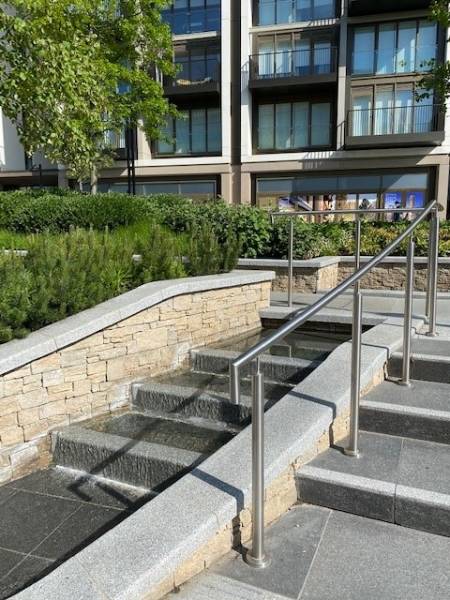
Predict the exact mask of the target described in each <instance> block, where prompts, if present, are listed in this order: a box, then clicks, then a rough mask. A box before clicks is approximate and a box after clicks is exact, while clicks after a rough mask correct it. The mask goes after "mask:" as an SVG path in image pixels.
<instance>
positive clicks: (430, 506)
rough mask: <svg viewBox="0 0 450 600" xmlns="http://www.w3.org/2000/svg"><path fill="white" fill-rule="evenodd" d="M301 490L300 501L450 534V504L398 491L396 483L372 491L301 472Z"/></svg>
mask: <svg viewBox="0 0 450 600" xmlns="http://www.w3.org/2000/svg"><path fill="white" fill-rule="evenodd" d="M397 489H398V488H397ZM297 490H298V499H299V501H300V502H304V503H308V504H315V505H318V506H324V507H327V508H331V509H334V510H339V511H342V512H347V513H351V514H354V515H359V516H362V517H367V518H371V519H377V520H379V521H387V522H389V523H395V524H396V525H401V526H403V527H408V528H410V529H417V530H420V531H426V532H428V533H435V534H438V535H443V536H446V537H450V504H448V505H445V504H442V505H439V503H438V502H435V501H433V500H431V501H430V502H429V503H428V502H426V501H423V500H422V499H416V498H414V497H409V496H408V493H407V492H399V491H398V492H397V493H396V492H395V486H394V484H386V487H385V489H384V490H383V489H378V490H376V491H372V490H368V489H363V486H362V487H360V488H358V487H353V486H350V485H345V484H343V483H339V482H338V483H336V482H330V481H323V480H320V479H319V480H317V479H314V478H312V477H309V476H302V474H301V472H300V475H299V476H298V478H297Z"/></svg>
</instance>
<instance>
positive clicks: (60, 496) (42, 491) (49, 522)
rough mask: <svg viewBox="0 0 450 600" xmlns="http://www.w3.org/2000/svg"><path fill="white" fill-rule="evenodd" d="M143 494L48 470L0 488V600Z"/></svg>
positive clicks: (75, 549) (71, 551) (124, 512)
mask: <svg viewBox="0 0 450 600" xmlns="http://www.w3.org/2000/svg"><path fill="white" fill-rule="evenodd" d="M150 498H151V494H150V493H149V492H147V491H146V490H142V489H138V488H132V487H126V486H118V485H116V484H112V483H111V482H109V481H106V480H100V479H93V478H88V477H86V476H84V475H82V474H80V473H77V472H75V471H68V470H64V469H60V468H57V467H55V468H49V469H45V470H43V471H38V472H36V473H33V474H32V475H29V476H27V477H24V478H23V479H20V480H17V481H14V482H12V483H9V484H6V485H4V486H2V487H1V488H0V600H5V599H6V598H9V597H10V596H12V595H14V594H15V593H17V592H19V591H20V590H22V589H24V588H26V587H28V586H29V585H31V584H32V583H34V582H35V581H37V580H38V579H41V578H42V577H43V576H44V575H46V574H47V573H49V572H50V571H52V570H53V569H54V568H56V567H57V566H58V565H60V564H61V563H62V562H64V561H65V560H67V559H68V558H69V557H70V556H73V555H74V554H76V553H77V552H78V551H79V550H81V549H82V548H83V547H85V546H86V545H88V544H90V543H91V542H92V541H94V540H95V539H96V538H98V537H99V536H101V535H103V533H105V532H106V531H107V530H108V529H110V528H111V527H114V526H115V525H116V524H117V523H119V522H120V521H122V520H123V519H125V518H126V517H127V516H129V515H130V514H131V513H132V512H134V511H135V510H137V509H138V508H139V507H140V506H142V504H143V503H145V502H147V501H148V500H150Z"/></svg>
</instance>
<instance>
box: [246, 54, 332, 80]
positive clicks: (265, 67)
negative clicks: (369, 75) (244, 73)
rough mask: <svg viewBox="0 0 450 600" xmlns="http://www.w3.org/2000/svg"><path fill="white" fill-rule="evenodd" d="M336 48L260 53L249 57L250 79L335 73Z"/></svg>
mask: <svg viewBox="0 0 450 600" xmlns="http://www.w3.org/2000/svg"><path fill="white" fill-rule="evenodd" d="M336 65H337V48H335V47H334V46H326V45H324V46H322V47H311V48H310V49H306V50H304V49H292V50H282V51H278V52H275V51H269V52H265V51H260V52H259V53H258V54H253V55H251V56H250V79H258V80H261V79H282V78H286V77H310V76H312V75H330V74H332V73H335V72H336Z"/></svg>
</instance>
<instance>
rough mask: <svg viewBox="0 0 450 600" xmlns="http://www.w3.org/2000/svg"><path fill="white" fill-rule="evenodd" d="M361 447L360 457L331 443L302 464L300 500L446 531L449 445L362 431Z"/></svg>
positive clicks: (449, 500)
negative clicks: (315, 456)
mask: <svg viewBox="0 0 450 600" xmlns="http://www.w3.org/2000/svg"><path fill="white" fill-rule="evenodd" d="M342 447H345V444H342ZM360 448H361V457H360V458H359V459H356V458H350V457H347V456H345V455H344V454H343V452H342V448H340V447H339V448H338V447H333V448H330V449H329V450H327V451H326V452H324V453H323V454H321V455H319V456H318V457H317V458H315V459H314V460H313V461H311V462H310V463H309V464H307V465H305V466H304V467H303V468H301V469H300V471H299V472H298V473H297V482H298V495H299V499H300V500H301V501H303V502H307V503H310V504H318V505H321V506H326V507H328V508H333V509H336V510H340V511H344V512H349V513H353V514H356V515H361V516H364V517H370V518H373V519H379V520H381V521H388V522H391V523H396V524H398V525H402V526H404V527H410V528H413V529H419V530H422V531H428V532H430V533H436V534H439V535H445V536H450V447H449V446H447V445H444V444H437V443H435V442H427V441H423V440H413V439H409V438H400V437H393V436H388V435H384V434H376V433H365V432H363V433H362V434H361V436H360Z"/></svg>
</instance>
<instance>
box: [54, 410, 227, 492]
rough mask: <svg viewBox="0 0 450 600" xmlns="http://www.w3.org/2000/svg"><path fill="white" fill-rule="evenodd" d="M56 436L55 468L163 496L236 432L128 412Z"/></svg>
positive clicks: (76, 427) (73, 428)
mask: <svg viewBox="0 0 450 600" xmlns="http://www.w3.org/2000/svg"><path fill="white" fill-rule="evenodd" d="M83 425H84V426H83V427H80V426H77V425H71V426H69V427H65V428H64V429H61V430H59V431H56V432H54V434H53V440H52V442H53V459H54V462H55V464H56V465H58V466H61V467H67V468H71V469H75V470H78V471H83V472H85V473H89V474H90V475H93V476H97V477H103V478H106V479H109V480H113V481H116V482H121V483H125V484H128V485H133V486H138V487H142V488H145V489H148V490H152V491H156V492H159V491H161V490H163V489H165V488H166V487H168V486H169V485H171V484H172V483H174V482H175V481H176V480H177V479H179V478H180V477H182V476H183V475H184V474H185V473H187V472H188V471H189V470H190V469H192V468H193V467H194V466H195V465H197V464H199V463H200V462H201V461H202V460H204V459H205V458H206V457H207V456H209V455H210V454H211V453H213V452H214V451H215V450H217V449H218V448H219V447H220V446H222V445H223V444H225V443H227V442H228V441H229V440H230V439H232V437H233V436H234V435H235V434H236V431H232V430H229V429H225V428H223V429H220V428H218V427H208V426H205V425H200V424H198V423H189V422H183V421H175V420H171V419H161V418H154V417H149V416H146V415H142V414H139V413H135V412H132V413H126V414H123V415H121V416H118V417H112V418H111V417H110V418H109V419H108V418H106V419H95V420H93V421H91V422H87V423H85V424H83Z"/></svg>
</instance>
